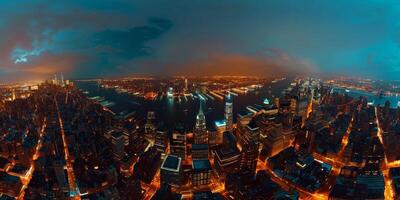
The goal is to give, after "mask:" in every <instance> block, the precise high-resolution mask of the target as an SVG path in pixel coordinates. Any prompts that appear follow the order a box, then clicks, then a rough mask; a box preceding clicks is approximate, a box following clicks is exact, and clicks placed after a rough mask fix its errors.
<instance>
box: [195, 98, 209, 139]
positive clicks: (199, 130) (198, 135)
mask: <svg viewBox="0 0 400 200" xmlns="http://www.w3.org/2000/svg"><path fill="white" fill-rule="evenodd" d="M199 104H200V106H199V113H198V114H197V117H196V126H195V128H194V131H193V135H194V143H195V144H206V143H207V127H206V116H205V115H204V112H203V109H202V107H203V106H202V100H200V102H199Z"/></svg>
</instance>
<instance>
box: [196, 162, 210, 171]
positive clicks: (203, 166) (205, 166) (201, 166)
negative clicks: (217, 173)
mask: <svg viewBox="0 0 400 200" xmlns="http://www.w3.org/2000/svg"><path fill="white" fill-rule="evenodd" d="M192 168H193V170H199V171H203V170H211V163H210V161H209V160H208V159H204V160H203V159H202V160H193V163H192Z"/></svg>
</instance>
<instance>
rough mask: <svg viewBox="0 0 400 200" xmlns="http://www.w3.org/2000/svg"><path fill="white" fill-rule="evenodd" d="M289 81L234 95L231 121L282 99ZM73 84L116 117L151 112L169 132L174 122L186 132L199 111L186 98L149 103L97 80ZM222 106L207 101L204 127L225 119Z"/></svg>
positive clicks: (194, 100)
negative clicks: (104, 104) (252, 107)
mask: <svg viewBox="0 0 400 200" xmlns="http://www.w3.org/2000/svg"><path fill="white" fill-rule="evenodd" d="M292 80H293V79H289V78H288V79H285V80H282V81H278V82H276V83H271V82H269V83H267V84H265V85H264V86H263V87H262V88H261V89H258V90H257V91H252V92H248V93H246V94H243V95H240V94H239V95H238V96H235V95H233V105H234V106H233V115H234V119H236V116H237V113H238V112H239V111H242V110H245V109H246V106H248V105H254V104H260V105H262V104H263V102H264V100H265V98H268V99H269V100H270V101H271V102H272V100H273V98H274V97H276V96H281V95H282V91H283V90H284V89H286V88H287V87H289V85H290V83H291V81H292ZM75 84H76V86H77V87H78V88H79V89H81V90H83V91H86V95H87V96H88V97H90V98H94V99H96V98H101V99H102V100H103V101H107V102H112V103H113V104H112V106H109V108H110V109H111V110H112V111H113V112H115V113H117V114H126V113H131V112H134V113H135V117H137V118H141V119H144V118H145V117H146V114H147V112H148V111H154V112H155V114H156V121H158V122H160V121H163V122H164V123H165V125H166V126H167V127H168V128H169V129H172V128H173V127H174V126H175V125H176V124H177V123H182V124H184V126H185V127H186V128H187V129H188V130H191V129H192V128H193V126H194V123H195V118H196V115H197V113H198V111H199V99H198V98H191V97H188V98H187V100H186V99H185V98H183V97H181V100H179V99H178V98H175V99H171V98H168V97H158V98H157V99H156V100H154V101H149V100H145V99H144V98H142V97H137V96H134V95H130V94H127V93H118V92H116V91H115V90H114V89H107V88H102V87H99V85H98V83H97V82H96V81H92V82H86V81H85V82H80V81H77V82H75ZM224 103H225V102H224V101H223V100H220V99H218V98H215V99H214V100H212V99H211V98H208V99H207V101H206V102H205V103H204V104H203V108H204V112H205V115H206V122H207V126H209V127H211V126H213V124H214V122H215V121H216V120H221V119H223V118H224V116H223V114H224Z"/></svg>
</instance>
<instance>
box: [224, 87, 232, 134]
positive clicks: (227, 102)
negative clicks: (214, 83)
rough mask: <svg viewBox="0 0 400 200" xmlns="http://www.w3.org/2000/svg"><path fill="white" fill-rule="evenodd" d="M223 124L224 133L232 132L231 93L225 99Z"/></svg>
mask: <svg viewBox="0 0 400 200" xmlns="http://www.w3.org/2000/svg"><path fill="white" fill-rule="evenodd" d="M225 122H226V131H232V129H233V99H232V96H231V93H229V92H228V95H227V96H226V97H225Z"/></svg>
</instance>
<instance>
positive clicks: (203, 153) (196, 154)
mask: <svg viewBox="0 0 400 200" xmlns="http://www.w3.org/2000/svg"><path fill="white" fill-rule="evenodd" d="M192 158H193V159H208V144H193V145H192Z"/></svg>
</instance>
